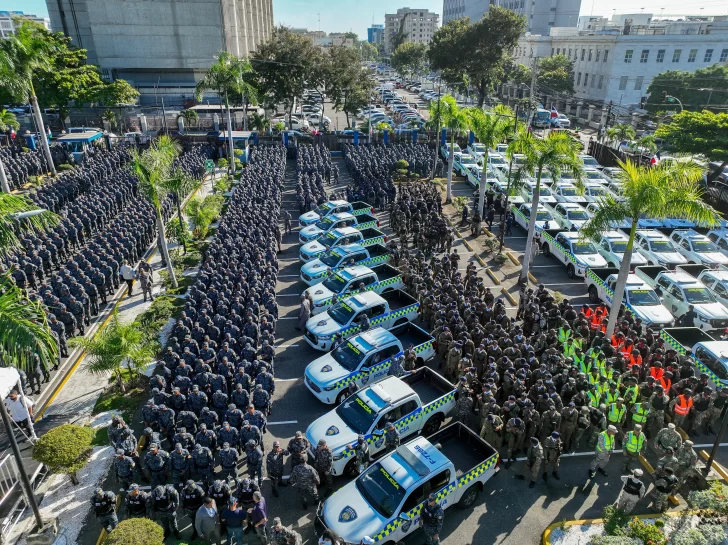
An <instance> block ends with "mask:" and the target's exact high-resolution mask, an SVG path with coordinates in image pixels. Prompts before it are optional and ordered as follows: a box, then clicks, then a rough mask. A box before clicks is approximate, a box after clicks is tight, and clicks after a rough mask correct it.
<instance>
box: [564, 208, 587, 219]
mask: <svg viewBox="0 0 728 545" xmlns="http://www.w3.org/2000/svg"><path fill="white" fill-rule="evenodd" d="M567 214H568V216H569V219H570V220H588V219H589V214H587V213H586V210H569V211H568V212H567Z"/></svg>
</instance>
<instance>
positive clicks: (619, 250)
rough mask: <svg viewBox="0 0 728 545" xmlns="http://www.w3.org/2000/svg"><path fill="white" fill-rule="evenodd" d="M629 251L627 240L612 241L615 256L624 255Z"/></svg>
mask: <svg viewBox="0 0 728 545" xmlns="http://www.w3.org/2000/svg"><path fill="white" fill-rule="evenodd" d="M625 250H627V241H626V240H614V241H612V251H613V252H614V253H615V254H623V253H624V252H625Z"/></svg>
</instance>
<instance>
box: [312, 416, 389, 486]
mask: <svg viewBox="0 0 728 545" xmlns="http://www.w3.org/2000/svg"><path fill="white" fill-rule="evenodd" d="M391 425H392V424H391V423H390V424H389V426H391ZM315 455H316V456H315V458H314V460H313V467H314V469H315V470H316V471H317V472H318V474H319V478H322V479H323V480H324V481H325V482H326V487H327V488H328V490H327V492H326V495H327V496H328V495H330V494H332V493H333V491H334V479H333V478H332V476H331V468H332V466H333V465H334V454H333V453H332V452H331V449H330V448H329V447H328V446H327V445H326V441H325V440H323V439H319V442H318V445H317V447H316V452H315Z"/></svg>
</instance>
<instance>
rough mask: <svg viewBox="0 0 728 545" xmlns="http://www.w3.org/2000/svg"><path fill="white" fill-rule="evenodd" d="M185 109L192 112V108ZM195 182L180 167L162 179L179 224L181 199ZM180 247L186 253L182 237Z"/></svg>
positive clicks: (185, 245) (181, 219) (182, 222)
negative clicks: (170, 196) (172, 196)
mask: <svg viewBox="0 0 728 545" xmlns="http://www.w3.org/2000/svg"><path fill="white" fill-rule="evenodd" d="M185 111H187V112H189V111H192V112H194V110H185ZM196 184H197V182H196V181H195V179H194V178H192V177H191V176H190V175H189V174H187V173H186V172H185V171H184V170H183V169H181V168H176V169H174V170H173V171H171V172H170V173H169V175H168V176H167V177H166V178H164V179H163V180H162V187H163V188H164V189H166V190H167V191H168V192H170V193H172V195H174V201H175V205H176V206H177V220H178V221H179V224H180V226H182V225H184V224H185V219H184V218H183V217H182V200H183V199H184V196H185V195H186V194H187V193H189V192H190V190H192V188H193V187H195V185H196ZM182 248H183V250H184V253H187V242H186V241H185V239H184V237H183V238H182Z"/></svg>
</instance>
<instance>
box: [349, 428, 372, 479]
mask: <svg viewBox="0 0 728 545" xmlns="http://www.w3.org/2000/svg"><path fill="white" fill-rule="evenodd" d="M352 448H353V449H354V453H355V456H356V468H357V471H358V472H359V473H360V474H361V473H364V470H365V469H366V468H367V467H369V443H368V442H367V440H366V439H365V438H364V436H363V435H359V436H358V437H357V438H356V443H354V445H353V446H352Z"/></svg>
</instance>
